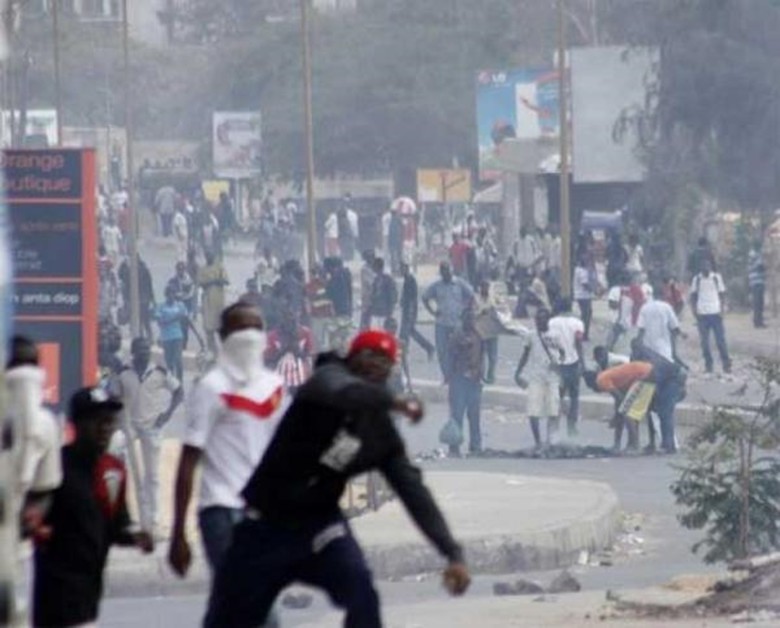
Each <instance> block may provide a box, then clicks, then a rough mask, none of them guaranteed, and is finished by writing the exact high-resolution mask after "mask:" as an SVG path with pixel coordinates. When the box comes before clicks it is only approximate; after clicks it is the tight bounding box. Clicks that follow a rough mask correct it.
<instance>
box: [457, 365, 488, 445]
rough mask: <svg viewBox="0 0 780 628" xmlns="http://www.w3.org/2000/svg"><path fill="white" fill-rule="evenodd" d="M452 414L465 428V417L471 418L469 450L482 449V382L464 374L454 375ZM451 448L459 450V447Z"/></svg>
mask: <svg viewBox="0 0 780 628" xmlns="http://www.w3.org/2000/svg"><path fill="white" fill-rule="evenodd" d="M449 393H450V395H449V396H450V414H451V415H452V420H453V421H455V422H456V423H457V424H458V427H460V428H461V430H462V429H463V419H464V417H468V420H469V451H470V452H472V453H477V452H480V451H482V428H481V425H480V420H481V417H480V412H481V406H482V382H480V381H474V380H472V379H468V378H466V377H463V376H462V375H453V376H452V378H451V380H450V391H449ZM450 449H451V450H454V451H458V448H457V447H451V448H450Z"/></svg>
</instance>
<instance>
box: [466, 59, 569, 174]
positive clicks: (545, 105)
mask: <svg viewBox="0 0 780 628" xmlns="http://www.w3.org/2000/svg"><path fill="white" fill-rule="evenodd" d="M558 92H559V88H558V71H557V70H555V69H552V68H540V69H519V70H500V71H482V72H479V73H478V74H477V135H478V141H479V171H480V179H481V180H495V179H497V178H498V177H499V175H500V167H499V165H500V158H501V144H502V143H503V141H504V140H506V139H508V138H515V139H519V140H524V141H526V142H528V143H531V144H537V143H544V144H547V143H551V142H552V141H554V140H556V139H557V138H558V131H559V113H558V112H559V106H558V104H559V98H558Z"/></svg>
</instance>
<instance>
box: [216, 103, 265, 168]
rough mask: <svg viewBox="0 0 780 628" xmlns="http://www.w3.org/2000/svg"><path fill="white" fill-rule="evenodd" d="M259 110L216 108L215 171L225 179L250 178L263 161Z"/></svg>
mask: <svg viewBox="0 0 780 628" xmlns="http://www.w3.org/2000/svg"><path fill="white" fill-rule="evenodd" d="M261 130H262V120H261V116H260V112H251V111H250V112H247V111H217V112H214V122H213V136H212V145H213V159H214V174H215V175H216V176H218V177H221V178H224V179H249V178H251V177H254V176H256V175H259V174H261V172H262V164H263V140H262V133H261Z"/></svg>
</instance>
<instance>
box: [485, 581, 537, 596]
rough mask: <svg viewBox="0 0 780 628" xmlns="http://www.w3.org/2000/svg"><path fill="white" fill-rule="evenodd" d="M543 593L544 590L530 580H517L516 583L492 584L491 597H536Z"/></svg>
mask: <svg viewBox="0 0 780 628" xmlns="http://www.w3.org/2000/svg"><path fill="white" fill-rule="evenodd" d="M539 593H544V588H543V587H542V586H541V585H540V584H538V583H536V582H533V581H532V580H517V581H516V582H514V583H512V582H496V583H494V584H493V595H499V596H502V595H538V594H539Z"/></svg>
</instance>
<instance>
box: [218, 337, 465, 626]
mask: <svg viewBox="0 0 780 628" xmlns="http://www.w3.org/2000/svg"><path fill="white" fill-rule="evenodd" d="M397 357H398V345H397V341H396V339H395V337H394V336H392V335H391V334H389V333H387V332H385V331H380V330H374V329H370V330H367V331H364V332H362V333H360V334H358V336H357V337H356V338H355V339H354V340H353V342H352V345H351V347H350V350H349V353H348V355H347V358H346V359H345V360H340V359H338V358H332V357H331V358H330V359H328V360H327V362H326V363H324V364H322V365H320V366H319V367H318V368H317V369H316V370H315V371H314V375H313V376H312V378H311V379H310V380H309V381H308V382H306V383H305V384H304V385H303V386H302V387H301V388H300V389H299V390H298V393H297V395H296V396H295V399H294V400H293V403H292V405H291V406H290V408H289V409H288V410H287V412H286V414H285V416H284V418H283V419H282V421H281V423H280V424H279V427H278V429H277V431H276V435H275V436H274V439H273V440H272V441H271V444H270V445H269V447H268V449H267V450H266V453H265V455H264V456H263V458H262V460H261V461H260V464H259V465H258V467H257V468H256V469H255V472H254V474H253V475H252V477H251V478H250V480H249V483H248V484H247V485H246V488H245V489H244V490H243V492H242V496H243V498H244V499H245V501H246V507H245V513H244V514H245V518H244V520H243V521H242V522H241V523H240V524H238V526H237V527H236V528H235V530H234V534H233V542H232V545H231V547H230V549H229V550H228V551H227V554H226V555H225V557H224V559H223V561H222V563H221V565H220V566H219V569H218V570H217V574H216V578H215V580H214V583H213V585H212V589H211V598H210V600H209V608H208V612H207V615H206V619H205V622H204V625H205V626H206V627H207V628H231V627H239V626H240V627H244V626H260V625H262V624H263V622H264V621H266V619H267V617H268V613H269V611H270V609H271V607H272V605H273V603H274V600H275V599H276V596H277V595H278V594H279V592H280V591H281V590H282V589H284V588H285V587H286V586H287V585H288V584H291V583H292V582H294V581H300V582H304V583H306V584H309V585H311V586H315V587H319V588H321V589H324V590H325V591H327V593H328V595H329V596H330V598H331V600H333V602H334V604H336V605H337V606H339V607H340V608H343V609H344V610H345V611H346V618H345V626H347V628H379V627H381V625H382V620H381V617H380V610H379V596H378V594H377V592H376V590H375V589H374V587H373V583H372V579H371V573H370V571H369V569H368V567H367V566H366V562H365V559H364V557H363V553H362V552H361V550H360V547H359V546H358V544H357V542H356V541H355V538H354V537H353V536H352V531H351V529H350V527H349V524H348V523H347V522H346V520H345V519H344V515H343V514H342V512H341V509H340V507H339V500H340V498H341V495H342V493H343V492H344V488H345V486H346V483H347V481H348V480H349V478H351V477H354V476H355V475H358V474H361V473H365V472H366V471H370V470H373V469H378V470H379V471H380V472H381V473H382V474H383V475H384V476H385V478H386V479H387V481H388V483H389V484H390V486H391V487H392V488H393V490H395V492H396V493H397V495H398V497H399V498H400V500H401V502H402V503H403V504H404V506H405V507H406V509H407V510H408V512H409V514H410V515H411V516H412V518H413V519H414V521H415V522H416V523H417V525H418V526H419V527H420V529H421V530H422V531H423V533H424V534H425V535H426V536H427V537H428V539H430V541H431V542H432V543H433V545H434V546H435V547H436V548H437V549H438V550H439V553H440V554H441V555H442V556H443V557H444V558H446V559H447V561H448V566H447V567H446V568H445V570H444V585H445V586H446V588H447V589H448V590H449V591H450V593H452V594H453V595H460V594H462V593H464V592H465V591H466V589H467V588H468V586H469V581H470V577H469V572H468V568H467V567H466V565H465V563H464V560H463V552H462V550H461V547H460V545H458V544H457V543H456V542H455V540H454V539H453V537H452V535H451V534H450V530H449V528H448V526H447V523H446V522H445V520H444V517H443V516H442V514H441V512H440V511H439V509H438V507H437V505H436V502H435V501H434V500H433V497H432V496H431V494H430V492H429V491H428V489H427V488H426V487H425V485H424V484H423V482H422V478H421V474H420V472H419V470H418V469H416V468H415V467H414V466H413V465H412V464H411V462H410V461H409V458H408V457H407V455H406V451H405V447H404V443H403V440H402V439H401V436H400V435H399V434H398V432H397V430H396V428H395V426H394V425H393V420H392V418H391V416H390V413H391V412H392V411H396V412H400V413H403V414H405V415H407V416H408V417H409V418H410V419H411V420H413V421H419V420H420V419H421V418H422V406H421V405H420V403H419V402H417V401H416V400H413V399H405V398H397V397H394V396H393V395H392V393H391V392H390V391H389V389H388V387H387V385H386V383H387V379H388V377H389V375H390V372H391V370H392V368H393V365H394V363H395V362H396V360H397Z"/></svg>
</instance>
